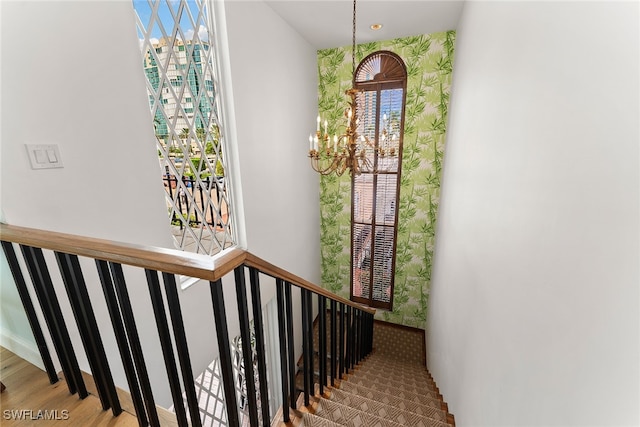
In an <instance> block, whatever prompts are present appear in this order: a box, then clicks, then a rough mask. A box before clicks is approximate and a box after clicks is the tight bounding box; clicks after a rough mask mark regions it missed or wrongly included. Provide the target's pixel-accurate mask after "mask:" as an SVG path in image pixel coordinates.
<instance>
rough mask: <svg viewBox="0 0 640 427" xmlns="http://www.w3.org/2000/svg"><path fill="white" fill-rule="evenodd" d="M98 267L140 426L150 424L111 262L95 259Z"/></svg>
mask: <svg viewBox="0 0 640 427" xmlns="http://www.w3.org/2000/svg"><path fill="white" fill-rule="evenodd" d="M95 262H96V267H97V269H98V277H99V278H100V283H101V284H102V291H103V293H104V298H105V301H106V303H107V310H108V311H109V317H110V319H111V325H112V326H113V332H114V334H115V337H116V344H117V345H118V351H119V353H120V360H122V366H123V367H124V374H125V376H126V377H127V383H128V384H129V394H131V401H132V402H133V407H134V409H135V412H136V417H137V419H138V425H139V426H140V427H143V426H146V425H148V424H149V420H148V418H147V413H146V411H145V408H144V401H143V400H142V395H141V393H140V385H139V384H138V379H137V378H136V371H135V368H134V366H133V360H132V358H131V350H130V348H129V343H128V342H127V337H126V335H125V330H124V325H123V323H122V317H121V314H120V308H119V307H118V300H117V299H116V294H115V290H114V287H113V281H112V280H111V274H110V272H109V264H108V263H107V262H106V261H101V260H98V259H97V260H95Z"/></svg>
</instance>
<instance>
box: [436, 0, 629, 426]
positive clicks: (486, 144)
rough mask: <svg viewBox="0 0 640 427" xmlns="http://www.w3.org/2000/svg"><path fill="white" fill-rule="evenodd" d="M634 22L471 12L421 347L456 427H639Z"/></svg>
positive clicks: (532, 7)
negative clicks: (426, 326) (428, 308)
mask: <svg viewBox="0 0 640 427" xmlns="http://www.w3.org/2000/svg"><path fill="white" fill-rule="evenodd" d="M638 12H639V10H638V3H637V2H626V3H614V2H566V3H564V2H562V3H561V2H526V3H525V2H467V3H466V5H465V10H464V12H463V16H462V19H461V22H460V26H459V31H458V37H457V46H456V62H455V64H454V79H453V86H452V88H453V92H452V98H451V109H450V123H449V136H448V138H449V139H448V142H447V152H446V154H445V165H444V176H443V180H442V182H443V185H442V202H441V206H440V212H439V222H438V231H437V246H436V250H435V265H434V272H433V282H432V283H433V284H432V294H431V298H430V310H429V319H428V333H427V335H428V343H427V348H428V364H429V368H430V370H431V372H432V374H433V376H434V377H435V380H436V381H437V383H438V386H439V387H440V390H441V391H442V393H443V395H444V396H445V399H446V400H447V401H448V402H449V405H450V406H449V408H450V410H451V412H452V413H454V414H455V417H456V422H457V425H460V426H501V425H502V426H550V425H558V426H586V425H590V426H594V425H607V426H614V425H616V426H620V425H629V426H631V425H633V426H637V425H639V424H640V418H639V402H640V395H639V392H638V387H639V382H638V381H639V375H640V371H639V366H638V365H639V363H640V354H639V351H638V348H639V332H640V330H639V318H638V313H639V291H638V288H639V287H638V284H639V283H640V275H639V268H638V263H639V258H640V257H639V255H640V253H639V241H638V237H639V231H640V229H639V226H638V222H639V218H640V212H639V207H638V206H639V198H638V194H639V191H638V187H639V174H638V170H639V150H638V141H639V140H640V138H639V137H640V135H639V131H638V128H639V127H638V118H639V117H640V115H639V113H640V111H639V108H638V99H639V85H638V80H639V77H638V76H639V75H640V74H639V73H640V70H639V67H638V61H639V45H638V43H639V33H638V22H639V21H638Z"/></svg>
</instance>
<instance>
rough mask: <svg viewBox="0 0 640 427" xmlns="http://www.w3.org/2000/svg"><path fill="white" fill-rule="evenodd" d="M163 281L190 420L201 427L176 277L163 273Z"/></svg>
mask: <svg viewBox="0 0 640 427" xmlns="http://www.w3.org/2000/svg"><path fill="white" fill-rule="evenodd" d="M162 280H163V281H164V290H165V293H166V294H167V305H168V306H169V315H170V316H171V325H172V326H173V339H174V340H175V342H176V349H177V352H178V360H179V361H180V370H181V372H182V384H184V391H185V394H186V397H187V406H188V407H189V418H190V419H191V425H192V426H193V427H201V426H202V421H201V420H200V408H199V407H198V396H196V386H195V382H194V381H193V368H192V367H191V357H189V347H188V345H187V336H186V334H185V331H184V320H183V318H182V310H181V309H180V299H179V298H178V285H177V284H176V277H175V276H174V275H173V274H169V273H164V272H163V273H162Z"/></svg>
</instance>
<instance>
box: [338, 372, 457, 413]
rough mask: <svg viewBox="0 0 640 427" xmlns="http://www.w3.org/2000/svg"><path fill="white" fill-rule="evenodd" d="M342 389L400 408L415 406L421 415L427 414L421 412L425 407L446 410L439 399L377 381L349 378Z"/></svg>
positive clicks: (413, 410)
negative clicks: (357, 380) (371, 382)
mask: <svg viewBox="0 0 640 427" xmlns="http://www.w3.org/2000/svg"><path fill="white" fill-rule="evenodd" d="M340 389H341V390H345V391H348V392H350V393H354V394H358V395H360V396H364V397H367V398H369V399H376V400H378V401H381V402H383V403H387V404H389V405H398V407H399V408H402V409H404V410H410V409H409V408H413V409H411V410H412V412H416V413H418V414H421V415H426V412H420V411H421V408H423V407H424V408H435V409H442V410H446V409H444V408H443V407H442V405H443V402H441V401H440V400H439V399H433V398H429V397H425V396H422V395H419V394H415V393H410V392H407V391H404V390H400V389H394V388H393V387H385V386H384V385H382V384H377V383H373V384H369V385H365V384H358V383H356V382H354V381H352V380H349V381H343V382H341V383H340ZM378 396H379V397H378Z"/></svg>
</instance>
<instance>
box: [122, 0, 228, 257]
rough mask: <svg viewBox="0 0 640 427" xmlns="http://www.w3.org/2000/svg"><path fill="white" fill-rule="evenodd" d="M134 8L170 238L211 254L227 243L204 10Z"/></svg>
mask: <svg viewBox="0 0 640 427" xmlns="http://www.w3.org/2000/svg"><path fill="white" fill-rule="evenodd" d="M133 5H134V9H135V11H136V16H137V30H138V37H139V39H140V47H141V49H142V65H143V68H144V73H145V76H146V78H147V92H148V94H149V104H150V108H151V116H152V117H153V126H154V129H155V134H156V142H157V148H158V160H159V162H160V164H161V166H162V168H161V170H162V171H163V174H162V176H159V177H158V178H159V179H162V180H163V182H164V188H165V190H166V201H167V213H168V219H169V221H170V222H171V228H172V233H173V237H174V239H175V243H176V246H177V247H178V248H180V249H183V250H186V251H191V252H196V253H203V254H209V255H213V254H215V253H217V252H220V251H221V250H222V249H224V248H226V247H228V246H231V245H233V243H234V237H233V232H232V230H233V229H232V224H231V215H230V214H231V212H230V210H231V205H230V203H229V193H228V187H227V178H226V175H227V173H226V172H228V171H227V169H226V162H225V157H224V153H223V146H224V145H225V142H226V141H225V132H224V128H223V125H222V120H221V114H220V100H219V99H218V74H217V69H216V55H217V51H216V48H215V46H214V44H213V26H212V22H211V16H210V12H211V11H210V10H209V8H208V3H207V2H205V1H202V0H195V1H194V0H189V1H187V0H134V1H133Z"/></svg>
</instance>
